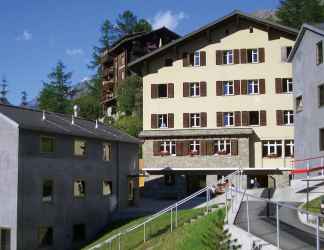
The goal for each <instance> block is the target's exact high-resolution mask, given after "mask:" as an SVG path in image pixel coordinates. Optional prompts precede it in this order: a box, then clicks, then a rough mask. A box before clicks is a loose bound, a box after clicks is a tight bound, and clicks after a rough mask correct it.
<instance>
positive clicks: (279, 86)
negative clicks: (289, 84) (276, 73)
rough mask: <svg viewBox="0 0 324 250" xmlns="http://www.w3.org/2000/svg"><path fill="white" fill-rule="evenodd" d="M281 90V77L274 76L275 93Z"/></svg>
mask: <svg viewBox="0 0 324 250" xmlns="http://www.w3.org/2000/svg"><path fill="white" fill-rule="evenodd" d="M282 92H283V89H282V79H281V78H276V93H277V94H280V93H282Z"/></svg>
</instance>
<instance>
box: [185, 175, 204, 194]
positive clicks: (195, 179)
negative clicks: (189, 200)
mask: <svg viewBox="0 0 324 250" xmlns="http://www.w3.org/2000/svg"><path fill="white" fill-rule="evenodd" d="M204 187H206V175H187V192H188V194H192V193H195V192H197V191H199V190H200V189H202V188H204Z"/></svg>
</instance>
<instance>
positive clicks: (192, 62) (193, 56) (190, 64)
mask: <svg viewBox="0 0 324 250" xmlns="http://www.w3.org/2000/svg"><path fill="white" fill-rule="evenodd" d="M194 60H195V55H194V53H190V54H189V66H194Z"/></svg>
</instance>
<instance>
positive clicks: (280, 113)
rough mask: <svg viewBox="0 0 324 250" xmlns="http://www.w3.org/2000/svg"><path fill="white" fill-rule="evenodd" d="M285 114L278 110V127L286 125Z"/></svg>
mask: <svg viewBox="0 0 324 250" xmlns="http://www.w3.org/2000/svg"><path fill="white" fill-rule="evenodd" d="M283 113H284V112H283V111H282V110H277V111H276V114H277V125H278V126H282V125H283V124H284V114H283Z"/></svg>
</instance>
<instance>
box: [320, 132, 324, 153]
mask: <svg viewBox="0 0 324 250" xmlns="http://www.w3.org/2000/svg"><path fill="white" fill-rule="evenodd" d="M320 150H321V151H323V150H324V128H322V129H320Z"/></svg>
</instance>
